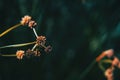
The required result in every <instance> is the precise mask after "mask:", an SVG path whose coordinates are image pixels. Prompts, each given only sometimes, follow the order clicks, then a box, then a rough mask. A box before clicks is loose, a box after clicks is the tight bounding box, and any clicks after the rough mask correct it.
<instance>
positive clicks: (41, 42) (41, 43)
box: [0, 15, 52, 60]
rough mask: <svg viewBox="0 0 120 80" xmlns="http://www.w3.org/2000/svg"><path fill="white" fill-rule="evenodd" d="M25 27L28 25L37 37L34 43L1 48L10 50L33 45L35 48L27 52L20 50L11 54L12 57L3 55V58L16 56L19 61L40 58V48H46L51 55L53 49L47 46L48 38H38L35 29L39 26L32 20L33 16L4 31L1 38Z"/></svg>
mask: <svg viewBox="0 0 120 80" xmlns="http://www.w3.org/2000/svg"><path fill="white" fill-rule="evenodd" d="M24 25H27V26H28V27H29V28H30V29H32V30H33V32H34V35H35V36H36V41H33V42H28V43H22V44H14V45H7V46H2V47H0V49H3V48H9V47H13V48H14V47H22V46H27V45H31V44H34V46H33V48H32V49H28V50H27V51H24V50H18V51H17V52H16V54H11V55H3V54H1V56H16V57H17V59H20V60H21V59H23V58H24V57H27V58H30V57H34V56H40V55H41V52H40V49H39V48H44V51H45V52H46V53H49V52H50V51H51V50H52V47H51V46H50V45H49V46H46V45H45V44H46V37H45V36H38V34H37V32H36V30H35V27H36V25H37V23H36V22H35V21H34V20H32V17H31V16H28V15H26V16H24V17H23V18H22V20H21V21H20V23H19V24H17V25H15V26H13V27H10V28H9V29H7V30H6V31H4V32H3V33H1V34H0V38H1V37H2V36H4V35H5V34H7V33H8V32H10V31H11V30H13V29H15V28H17V27H19V26H24Z"/></svg>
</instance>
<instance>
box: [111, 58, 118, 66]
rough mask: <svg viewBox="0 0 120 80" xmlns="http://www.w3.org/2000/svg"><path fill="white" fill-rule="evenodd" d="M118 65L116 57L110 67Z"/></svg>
mask: <svg viewBox="0 0 120 80" xmlns="http://www.w3.org/2000/svg"><path fill="white" fill-rule="evenodd" d="M118 64H119V59H118V58H117V57H114V59H113V61H112V66H118Z"/></svg>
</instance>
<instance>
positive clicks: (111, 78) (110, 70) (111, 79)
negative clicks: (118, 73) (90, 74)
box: [105, 68, 113, 80]
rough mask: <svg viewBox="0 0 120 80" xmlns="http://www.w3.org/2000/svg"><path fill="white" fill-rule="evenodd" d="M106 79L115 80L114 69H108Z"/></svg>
mask: <svg viewBox="0 0 120 80" xmlns="http://www.w3.org/2000/svg"><path fill="white" fill-rule="evenodd" d="M105 77H106V78H107V80H113V69H112V68H108V69H107V70H106V71H105Z"/></svg>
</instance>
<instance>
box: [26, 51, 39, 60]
mask: <svg viewBox="0 0 120 80" xmlns="http://www.w3.org/2000/svg"><path fill="white" fill-rule="evenodd" d="M40 55H41V53H40V51H38V50H37V49H36V50H35V51H32V50H30V49H28V50H27V51H26V54H25V56H26V57H28V58H30V57H34V56H40Z"/></svg>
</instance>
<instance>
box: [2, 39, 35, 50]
mask: <svg viewBox="0 0 120 80" xmlns="http://www.w3.org/2000/svg"><path fill="white" fill-rule="evenodd" d="M35 43H36V41H34V42H29V43H23V44H14V45H7V46H2V47H0V49H3V48H11V47H22V46H28V45H31V44H35Z"/></svg>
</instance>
